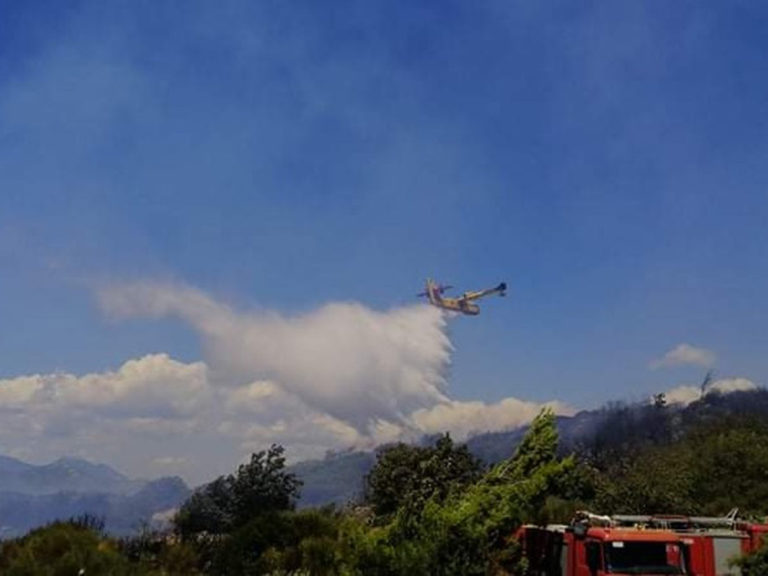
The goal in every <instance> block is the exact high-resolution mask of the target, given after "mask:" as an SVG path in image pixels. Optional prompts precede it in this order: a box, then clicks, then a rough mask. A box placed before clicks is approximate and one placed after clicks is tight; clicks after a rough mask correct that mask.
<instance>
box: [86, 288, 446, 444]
mask: <svg viewBox="0 0 768 576" xmlns="http://www.w3.org/2000/svg"><path fill="white" fill-rule="evenodd" d="M100 300H101V303H102V306H103V307H104V309H105V310H107V311H108V312H109V313H112V314H115V315H118V316H135V315H138V316H142V315H143V316H153V317H160V316H166V315H173V316H177V317H180V318H181V319H183V320H184V321H186V322H188V323H189V324H190V325H191V326H192V327H193V328H194V329H195V330H196V331H197V332H198V333H199V334H200V335H201V337H202V338H203V341H204V343H205V345H206V349H207V351H208V356H209V361H210V365H211V367H212V369H213V370H214V371H215V372H216V374H217V377H218V378H219V379H221V380H222V381H223V382H227V383H228V384H229V385H233V386H237V385H242V384H243V383H244V382H250V381H253V380H260V381H264V380H266V381H270V382H272V383H273V384H274V385H276V386H279V387H280V388H281V389H282V390H284V391H285V392H287V393H290V394H292V395H294V396H295V397H297V398H300V399H301V401H302V402H303V403H304V404H305V405H306V406H308V407H310V408H312V409H313V410H316V411H318V412H321V413H324V414H329V415H331V416H333V417H335V418H337V419H339V420H342V421H344V422H347V423H349V424H350V425H352V426H354V428H355V429H357V430H358V431H359V432H361V433H365V432H366V431H369V430H371V429H372V426H374V424H375V422H376V421H377V420H379V419H383V420H389V421H399V422H403V421H404V420H405V417H406V415H407V414H409V413H411V412H412V411H414V410H416V409H418V408H423V407H429V406H433V405H434V404H436V403H439V402H444V401H447V396H446V395H445V392H444V388H445V380H444V378H443V374H444V372H445V370H446V368H447V366H448V364H449V362H450V353H451V345H450V342H449V340H448V337H447V336H446V335H445V330H444V329H445V318H444V316H443V315H442V314H441V313H440V311H439V310H436V309H434V308H431V307H428V306H410V307H405V308H398V309H394V310H390V311H388V312H378V311H374V310H371V309H369V308H366V307H365V306H362V305H360V304H356V303H334V304H328V305H326V306H323V307H321V308H320V309H318V310H315V311H313V312H311V313H308V314H305V315H301V316H291V317H284V316H281V315H279V314H276V313H266V312H265V313H236V312H235V311H233V310H232V309H230V308H229V307H227V306H224V305H222V304H219V303H217V302H215V301H214V300H213V299H211V298H210V297H208V296H207V295H205V294H203V293H202V292H200V291H198V290H195V289H192V288H189V287H185V286H174V285H167V284H152V283H139V284H129V285H122V286H116V287H110V288H107V289H104V290H102V291H101V292H100Z"/></svg>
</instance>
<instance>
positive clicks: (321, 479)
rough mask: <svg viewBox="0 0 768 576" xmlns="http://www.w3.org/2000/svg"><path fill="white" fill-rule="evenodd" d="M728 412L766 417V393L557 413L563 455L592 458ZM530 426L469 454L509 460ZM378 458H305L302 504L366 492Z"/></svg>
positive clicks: (297, 469) (478, 440)
mask: <svg viewBox="0 0 768 576" xmlns="http://www.w3.org/2000/svg"><path fill="white" fill-rule="evenodd" d="M728 416H746V417H749V416H754V417H757V418H768V391H766V390H764V389H759V390H754V391H740V392H732V393H730V394H719V393H710V394H707V395H706V396H704V397H703V398H701V399H700V400H698V401H696V402H693V403H691V404H689V405H688V406H682V405H669V406H664V407H663V408H658V407H655V406H652V405H650V404H647V403H638V404H623V403H618V402H616V403H611V404H608V405H606V406H604V407H602V408H599V409H596V410H584V411H582V412H579V413H577V414H575V415H573V416H559V417H557V427H558V432H559V434H560V451H561V452H562V453H569V452H573V451H576V452H579V453H580V454H582V455H584V456H585V457H587V458H589V457H590V454H593V453H596V452H599V453H600V454H602V455H603V456H602V457H610V454H611V453H613V452H618V451H625V450H627V449H629V448H631V447H632V446H642V445H647V444H662V443H664V442H666V441H669V440H671V439H673V438H678V437H680V436H682V435H684V434H685V431H686V430H688V429H690V428H691V427H693V426H695V425H697V424H700V423H706V422H708V421H715V420H721V419H723V418H727V417H728ZM526 431H527V427H521V428H516V429H513V430H506V431H501V432H486V433H483V434H477V435H475V436H473V437H471V438H469V439H468V440H467V442H466V444H467V446H468V448H469V450H470V452H472V454H474V455H475V456H477V457H478V458H480V459H481V460H482V461H483V462H484V463H485V464H486V465H491V464H494V463H496V462H499V461H501V460H503V459H505V458H508V457H509V456H510V455H511V454H512V453H513V452H514V450H515V448H516V446H517V445H518V444H519V442H520V440H521V439H522V437H523V436H524V434H525V432H526ZM375 462H376V452H375V451H371V452H356V451H350V452H341V453H333V454H330V455H329V456H327V457H326V458H325V459H323V460H312V461H306V462H301V463H298V464H295V465H293V466H291V467H290V468H289V469H290V471H291V472H293V473H295V474H296V475H297V476H298V477H299V478H301V480H302V481H303V482H304V486H303V487H302V494H301V500H300V504H299V505H300V506H301V507H309V506H319V505H323V504H331V503H333V504H338V505H341V504H345V503H347V502H349V501H353V500H354V499H355V497H356V496H357V495H359V494H361V493H362V487H363V481H364V477H365V475H366V474H367V473H368V472H369V471H370V469H371V468H372V466H373V465H374V463H375Z"/></svg>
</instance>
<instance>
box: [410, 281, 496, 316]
mask: <svg viewBox="0 0 768 576" xmlns="http://www.w3.org/2000/svg"><path fill="white" fill-rule="evenodd" d="M450 288H453V286H443V285H441V284H438V283H436V282H435V281H434V280H432V279H431V278H427V284H426V286H425V290H424V292H422V293H420V294H418V296H426V297H427V298H428V299H429V303H430V304H432V305H433V306H437V307H438V308H442V309H443V310H450V311H452V312H461V313H462V314H467V315H468V316H477V315H478V314H480V307H479V306H478V305H477V304H474V303H473V302H472V301H473V300H477V299H478V298H483V297H484V296H490V295H491V294H498V295H499V296H506V291H507V285H506V283H505V282H502V283H501V284H499V285H498V286H496V287H495V288H487V289H485V290H478V291H477V292H464V294H462V295H461V297H460V298H444V297H443V293H444V292H445V291H446V290H448V289H450Z"/></svg>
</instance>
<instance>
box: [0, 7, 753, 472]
mask: <svg viewBox="0 0 768 576" xmlns="http://www.w3.org/2000/svg"><path fill="white" fill-rule="evenodd" d="M766 25H768V7H766V6H763V5H761V4H760V3H751V2H738V1H737V2H729V3H727V4H725V3H721V2H714V1H703V2H702V1H695V2H694V1H681V2H674V3H671V2H664V1H650V2H643V3H636V2H602V3H601V2H583V3H576V4H574V3H569V2H558V1H553V2H549V3H541V2H534V1H517V2H514V1H500V0H499V1H495V0H489V1H488V2H483V3H468V2H460V1H444V2H436V1H427V0H416V1H408V2H401V1H394V2H392V1H385V0H366V1H363V2H352V1H343V0H338V1H333V2H322V3H319V2H311V1H308V0H297V1H295V2H290V3H288V2H279V1H276V0H273V1H269V0H265V1H263V2H246V1H237V0H232V1H223V2H216V3H211V2H202V1H199V2H195V1H192V2H184V3H180V2H171V1H169V2H149V1H134V2H121V1H117V0H114V1H106V2H95V1H92V0H82V1H72V2H52V1H51V2H45V1H41V2H37V3H29V2H21V1H15V0H8V1H5V2H3V3H2V4H1V5H0V359H1V360H2V362H0V418H2V420H1V422H2V424H0V453H2V454H6V455H11V456H16V457H19V458H22V459H25V460H27V461H31V462H46V461H50V460H52V459H55V458H58V457H60V456H64V455H68V456H80V457H85V458H88V459H91V460H95V461H99V462H105V463H107V464H110V465H112V466H114V467H116V468H117V469H118V470H121V471H123V472H125V473H127V474H129V475H131V476H144V477H154V476H160V475H164V474H179V475H181V476H182V477H184V478H185V479H186V480H188V481H189V482H192V483H199V482H202V481H205V480H210V479H211V478H213V477H215V476H216V475H218V474H222V473H226V472H229V471H231V470H232V469H234V467H235V466H236V464H237V463H238V462H240V461H242V460H243V459H245V458H246V457H247V456H248V454H249V453H250V452H251V451H255V450H259V449H263V448H265V447H268V446H269V444H270V443H272V442H277V443H280V444H283V445H285V446H286V448H287V454H288V456H289V458H290V459H293V460H299V459H303V458H311V457H318V456H322V455H323V454H324V453H325V452H326V451H327V450H343V449H346V448H350V447H359V448H365V447H371V446H374V445H376V444H378V443H381V442H386V441H394V440H399V439H409V438H415V437H418V435H420V434H423V433H435V432H441V431H444V430H450V431H451V432H452V433H453V434H454V435H455V436H456V437H458V438H464V437H466V436H467V435H468V434H471V433H473V432H478V431H483V430H486V429H504V428H509V427H512V426H517V425H520V424H523V423H525V422H527V421H529V420H530V419H531V418H532V417H533V415H535V414H536V412H537V411H538V410H539V409H540V408H541V406H543V405H545V404H546V405H550V406H553V407H554V408H555V410H556V411H558V412H561V413H564V414H567V413H573V412H575V411H577V410H581V409H589V408H595V407H598V406H600V405H602V404H603V403H605V402H608V401H613V400H628V401H645V400H646V399H647V398H649V397H650V396H651V395H652V394H654V393H658V392H662V391H668V392H669V394H670V398H672V399H674V400H675V401H680V402H687V401H691V399H693V398H694V397H695V395H696V394H698V393H700V392H697V391H698V390H699V389H698V385H699V384H700V383H701V381H702V380H703V378H704V375H705V374H706V373H707V371H709V370H713V371H714V375H715V376H714V384H713V389H718V390H721V391H725V392H727V391H730V390H735V389H745V388H750V387H754V386H762V385H763V384H765V382H766V380H768V354H766V350H767V349H768V346H767V345H768V331H766V330H765V318H766V317H768V303H767V302H766V297H765V295H766V294H768V250H766V245H768V225H767V224H768V194H766V187H767V185H768V162H766V159H767V157H768V130H767V129H766V128H768V126H766V124H768V75H766V74H765V70H766V69H768V38H766V35H765V33H764V31H765V29H766ZM426 277H433V278H436V279H438V280H440V281H442V282H445V283H450V284H452V285H454V286H456V291H457V292H458V293H460V292H461V291H463V290H467V289H477V288H482V287H486V286H494V285H496V284H497V283H498V282H500V281H506V282H507V284H508V285H509V290H508V296H507V297H506V298H505V299H500V298H489V299H488V300H485V301H483V302H482V303H481V306H482V313H481V314H480V315H479V316H477V317H473V318H468V317H455V316H450V315H447V314H442V313H441V312H439V311H438V310H436V309H433V308H430V307H429V306H427V305H425V304H424V303H423V302H420V301H419V300H418V299H417V298H416V296H415V295H416V293H418V292H419V291H420V290H421V289H422V285H423V282H424V280H425V278H426Z"/></svg>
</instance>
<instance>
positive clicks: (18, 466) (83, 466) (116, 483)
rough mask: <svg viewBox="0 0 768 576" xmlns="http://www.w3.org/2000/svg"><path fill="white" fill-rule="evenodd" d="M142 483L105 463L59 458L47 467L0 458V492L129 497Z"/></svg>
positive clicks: (45, 465)
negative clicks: (87, 493)
mask: <svg viewBox="0 0 768 576" xmlns="http://www.w3.org/2000/svg"><path fill="white" fill-rule="evenodd" d="M144 484H145V482H144V481H142V480H132V479H130V478H128V477H126V476H124V475H122V474H120V473H119V472H117V471H115V470H113V469H112V468H110V467H109V466H107V465H105V464H93V463H91V462H88V461H87V460H82V459H80V458H60V459H58V460H56V461H55V462H51V463H50V464H43V465H34V464H27V463H25V462H22V461H20V460H16V459H14V458H10V457H8V456H0V492H19V493H21V494H38V495H42V494H55V493H57V492H78V493H82V492H105V493H109V494H130V493H132V492H136V491H137V490H140V489H141V488H142V486H144Z"/></svg>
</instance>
